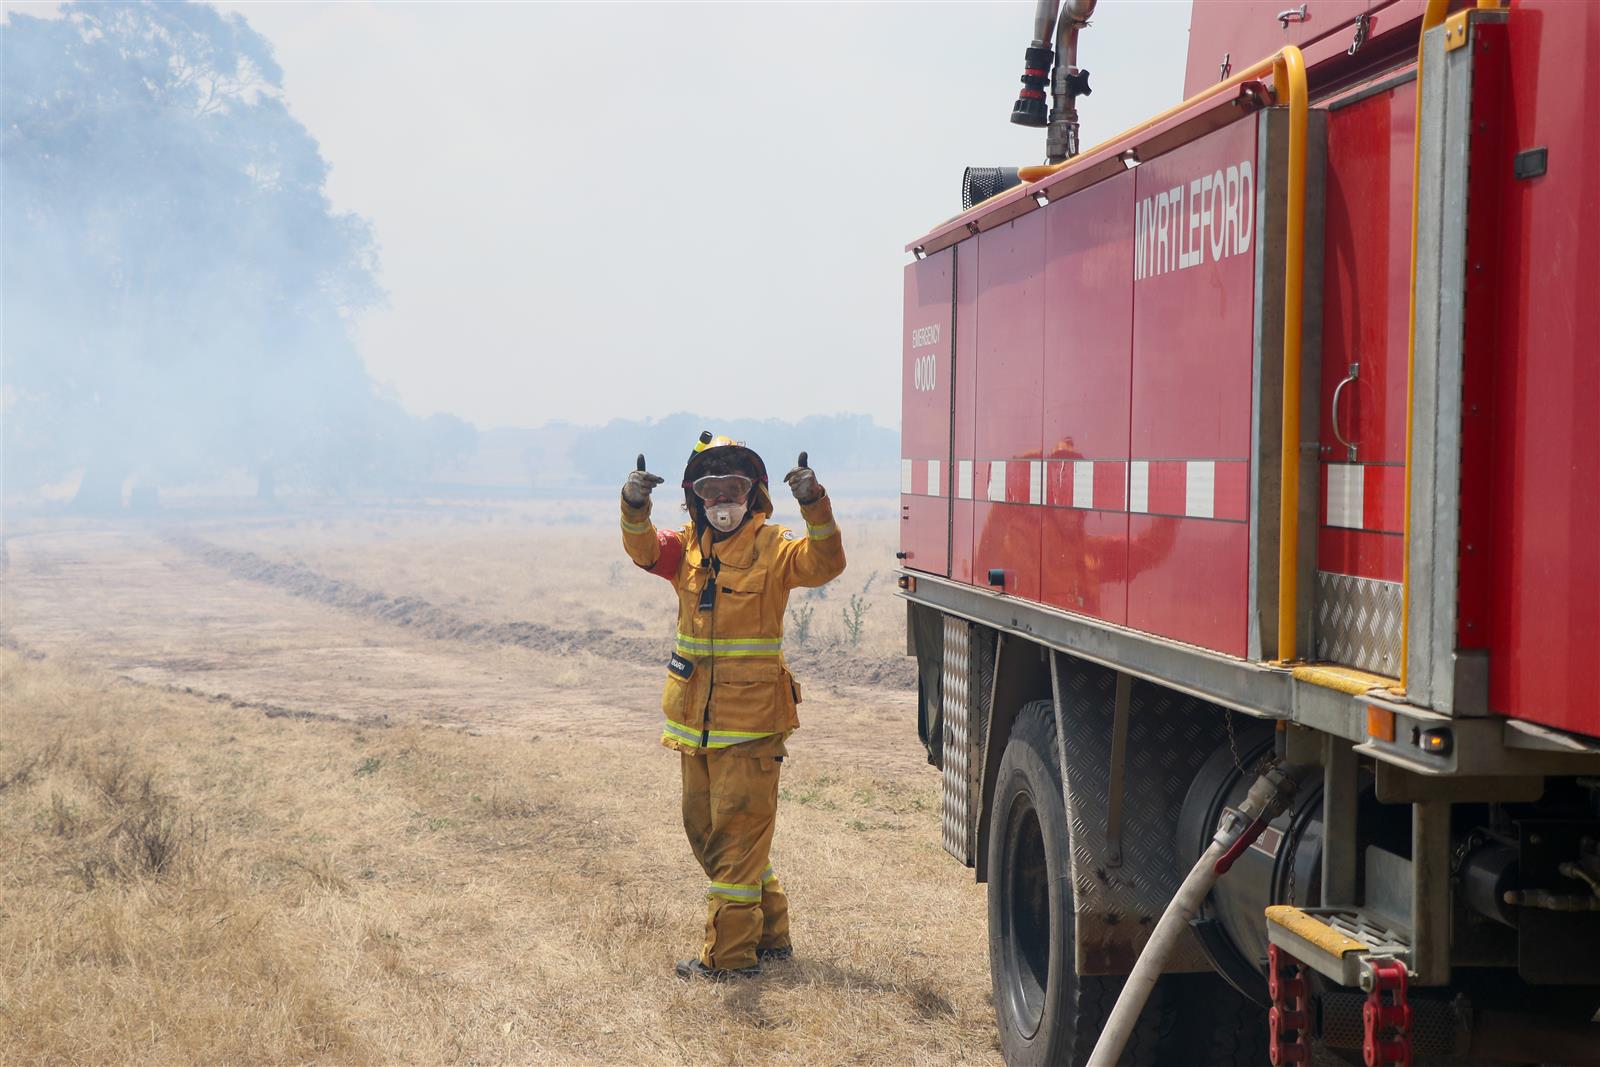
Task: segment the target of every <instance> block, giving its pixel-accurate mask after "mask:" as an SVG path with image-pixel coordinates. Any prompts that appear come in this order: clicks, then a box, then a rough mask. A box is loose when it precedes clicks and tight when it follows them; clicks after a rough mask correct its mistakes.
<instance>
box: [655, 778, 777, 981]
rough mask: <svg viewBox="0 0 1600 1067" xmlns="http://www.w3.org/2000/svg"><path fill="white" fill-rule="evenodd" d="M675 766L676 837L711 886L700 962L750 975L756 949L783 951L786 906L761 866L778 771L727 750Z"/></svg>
mask: <svg viewBox="0 0 1600 1067" xmlns="http://www.w3.org/2000/svg"><path fill="white" fill-rule="evenodd" d="M680 758H681V759H682V761H683V829H684V832H685V833H687V834H688V835H689V846H690V847H691V848H692V849H694V856H695V859H697V860H699V861H700V866H701V867H702V868H704V869H705V872H706V877H707V878H708V879H709V880H710V882H711V884H710V886H709V887H707V889H706V940H705V947H704V948H702V949H701V950H700V962H701V963H703V964H705V965H706V966H707V967H715V968H735V967H754V966H755V965H756V949H757V948H763V949H768V948H786V947H788V945H789V900H788V898H787V897H785V896H784V894H783V887H782V886H781V885H780V884H779V883H778V879H777V876H776V875H774V874H773V873H772V865H771V863H770V859H769V853H770V851H771V849H772V828H773V825H774V823H775V822H776V821H777V815H778V768H779V766H780V765H779V763H778V761H777V759H776V758H775V757H774V756H746V755H742V754H740V753H739V752H738V751H737V750H736V749H727V748H722V749H701V750H700V751H698V752H692V753H691V752H684V753H682V755H681V757H680Z"/></svg>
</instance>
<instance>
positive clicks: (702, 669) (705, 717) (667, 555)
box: [622, 493, 844, 753]
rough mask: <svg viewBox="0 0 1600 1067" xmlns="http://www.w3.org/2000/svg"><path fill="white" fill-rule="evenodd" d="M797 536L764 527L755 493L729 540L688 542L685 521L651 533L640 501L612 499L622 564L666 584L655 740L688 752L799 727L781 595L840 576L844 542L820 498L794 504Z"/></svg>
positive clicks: (764, 506)
mask: <svg viewBox="0 0 1600 1067" xmlns="http://www.w3.org/2000/svg"><path fill="white" fill-rule="evenodd" d="M800 512H801V514H802V515H803V516H804V517H805V523H806V530H805V534H804V535H800V534H798V533H796V532H791V531H789V530H788V529H786V528H784V527H782V526H774V525H769V524H768V523H767V521H766V520H767V519H768V518H770V517H771V515H772V508H771V504H770V503H769V502H768V500H767V498H766V495H765V493H760V494H758V498H757V503H756V505H755V506H754V507H752V509H751V513H750V518H749V519H748V520H747V521H746V522H745V524H744V525H743V526H741V527H740V528H739V529H738V531H737V532H735V533H734V534H733V536H731V537H729V538H726V539H725V540H722V541H713V540H712V535H711V532H710V531H709V530H707V531H706V532H705V533H704V535H703V537H702V540H700V541H698V542H697V541H696V540H695V536H694V527H693V525H692V524H690V525H685V526H684V527H683V528H682V529H679V530H658V529H657V528H656V526H655V524H654V523H652V522H651V521H650V502H649V501H648V500H647V501H646V502H645V503H644V505H643V506H642V507H637V508H635V507H631V506H629V504H628V502H627V501H626V500H624V501H623V502H622V542H623V546H624V548H626V550H627V552H628V556H629V558H631V559H632V560H633V561H634V563H636V564H638V565H639V566H640V567H643V568H645V569H646V570H649V571H650V572H651V573H653V574H658V575H660V576H661V577H663V578H666V579H667V580H668V581H670V582H671V583H672V586H673V588H674V589H675V590H677V593H678V632H677V640H676V642H675V644H674V647H673V653H672V658H671V660H670V662H669V664H668V668H667V681H666V688H665V690H664V691H663V692H662V696H661V710H662V711H664V712H665V713H666V719H667V721H666V725H665V727H664V729H663V731H662V734H661V743H662V744H663V745H665V746H667V747H668V748H675V749H678V750H679V751H682V752H688V753H694V752H701V751H705V750H706V749H721V748H727V747H728V746H730V745H737V744H741V743H743V742H747V741H754V740H758V739H761V738H767V737H773V736H778V737H780V738H781V737H782V736H783V735H785V734H787V733H788V732H789V731H790V730H793V729H794V728H795V727H797V726H799V725H800V719H799V716H798V714H797V713H796V708H795V705H797V704H798V703H799V702H800V687H799V685H798V684H797V683H796V682H795V680H794V677H793V676H792V675H791V674H790V673H789V669H788V667H787V666H786V665H785V663H784V658H783V617H784V612H785V610H786V609H787V608H788V604H789V591H790V590H791V589H794V588H795V587H797V586H806V587H811V586H819V585H823V584H825V583H826V582H828V581H830V580H832V579H833V578H836V577H838V575H839V574H840V573H841V572H842V571H843V570H844V545H843V544H842V542H841V539H840V537H839V529H838V527H837V526H836V525H835V524H834V521H833V505H832V504H831V503H830V502H829V500H828V498H827V497H826V496H824V497H822V498H821V499H820V500H817V501H814V502H813V503H810V504H805V505H803V506H802V507H801V508H800Z"/></svg>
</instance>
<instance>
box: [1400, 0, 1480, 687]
mask: <svg viewBox="0 0 1600 1067" xmlns="http://www.w3.org/2000/svg"><path fill="white" fill-rule="evenodd" d="M1480 6H1482V5H1481V4H1480ZM1449 9H1450V0H1428V9H1427V11H1425V12H1424V13H1423V15H1422V32H1421V33H1419V34H1418V35H1417V80H1416V82H1415V83H1414V84H1415V85H1416V87H1417V98H1416V107H1415V108H1414V111H1415V114H1416V120H1415V121H1414V122H1413V123H1412V126H1413V129H1412V131H1411V299H1410V314H1409V315H1408V316H1407V318H1406V466H1405V478H1406V496H1405V537H1404V538H1402V540H1401V550H1402V551H1403V552H1404V553H1405V556H1404V559H1403V561H1402V563H1401V568H1400V689H1401V691H1402V692H1403V691H1404V690H1405V688H1406V683H1407V681H1408V680H1409V677H1410V660H1411V406H1412V404H1413V403H1414V396H1415V391H1416V387H1417V211H1418V203H1419V202H1420V198H1421V196H1422V189H1421V188H1420V186H1421V185H1422V42H1423V38H1424V37H1426V35H1427V33H1428V31H1429V30H1431V29H1433V28H1434V27H1435V26H1437V25H1439V24H1440V23H1441V22H1443V21H1444V17H1445V15H1446V14H1447V13H1448V12H1449Z"/></svg>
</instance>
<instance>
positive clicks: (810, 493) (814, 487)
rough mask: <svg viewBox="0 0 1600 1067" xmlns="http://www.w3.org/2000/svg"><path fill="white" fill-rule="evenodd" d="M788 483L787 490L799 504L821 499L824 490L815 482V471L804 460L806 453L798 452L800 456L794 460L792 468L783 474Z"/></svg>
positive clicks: (811, 502) (812, 502)
mask: <svg viewBox="0 0 1600 1067" xmlns="http://www.w3.org/2000/svg"><path fill="white" fill-rule="evenodd" d="M783 480H784V481H786V482H788V483H789V491H790V492H792V493H794V498H795V500H797V501H798V502H800V503H801V504H815V503H816V502H817V501H819V500H821V499H822V496H823V494H824V493H825V492H826V490H824V489H823V488H822V486H820V485H818V484H817V475H816V472H815V471H813V470H812V469H811V465H810V464H809V463H807V462H806V454H805V453H804V452H802V453H800V458H799V459H798V460H796V461H795V465H794V469H793V470H791V471H790V472H789V473H788V474H785V475H784V476H783Z"/></svg>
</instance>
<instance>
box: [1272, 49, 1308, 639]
mask: <svg viewBox="0 0 1600 1067" xmlns="http://www.w3.org/2000/svg"><path fill="white" fill-rule="evenodd" d="M1285 90H1287V92H1288V96H1289V217H1288V219H1287V220H1286V222H1285V227H1284V246H1285V247H1284V271H1283V438H1282V440H1281V441H1280V443H1279V447H1280V448H1281V449H1282V456H1281V464H1282V465H1281V470H1280V481H1281V483H1282V484H1281V488H1280V492H1279V497H1278V661H1279V662H1280V663H1282V662H1287V661H1289V660H1292V659H1294V658H1295V639H1296V636H1297V635H1296V633H1295V629H1296V624H1297V621H1298V620H1297V619H1296V618H1295V607H1296V604H1297V602H1298V600H1299V585H1300V569H1299V566H1298V562H1297V561H1298V559H1299V548H1300V334H1301V328H1302V323H1303V321H1304V320H1303V316H1304V307H1303V299H1304V296H1305V220H1306V116H1307V111H1308V104H1309V100H1310V94H1309V92H1308V91H1307V87H1306V61H1305V57H1304V56H1302V55H1301V54H1300V49H1298V48H1295V47H1293V46H1292V45H1291V46H1290V47H1287V48H1284V49H1283V50H1282V51H1280V52H1279V53H1278V54H1277V55H1276V56H1273V57H1272V91H1273V94H1274V95H1276V96H1277V97H1278V100H1279V102H1280V103H1281V102H1282V100H1283V95H1284V92H1285Z"/></svg>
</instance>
